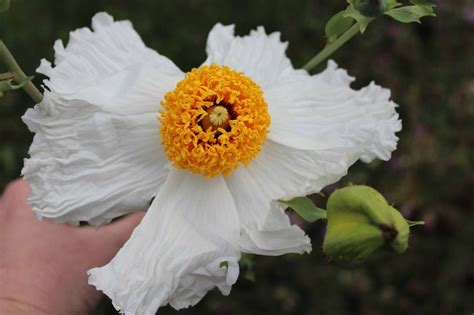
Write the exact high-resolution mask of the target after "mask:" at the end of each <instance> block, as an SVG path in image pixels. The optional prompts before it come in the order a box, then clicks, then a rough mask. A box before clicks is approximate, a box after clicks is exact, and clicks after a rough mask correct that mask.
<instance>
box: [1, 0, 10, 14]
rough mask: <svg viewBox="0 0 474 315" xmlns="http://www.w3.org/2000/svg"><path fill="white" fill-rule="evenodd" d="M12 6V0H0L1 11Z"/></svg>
mask: <svg viewBox="0 0 474 315" xmlns="http://www.w3.org/2000/svg"><path fill="white" fill-rule="evenodd" d="M9 8H10V0H0V12H4V11H7V10H8V9H9Z"/></svg>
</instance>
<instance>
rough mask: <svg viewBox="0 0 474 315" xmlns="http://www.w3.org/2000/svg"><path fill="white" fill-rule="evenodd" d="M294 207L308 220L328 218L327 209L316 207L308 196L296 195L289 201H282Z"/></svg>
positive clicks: (314, 220)
mask: <svg viewBox="0 0 474 315" xmlns="http://www.w3.org/2000/svg"><path fill="white" fill-rule="evenodd" d="M280 202H281V203H283V204H285V205H287V206H288V207H290V208H291V209H293V210H294V211H295V212H296V213H297V214H298V215H299V216H300V217H301V218H302V219H304V220H305V221H306V222H316V221H318V220H322V219H326V210H323V209H320V208H318V207H316V206H315V205H314V203H313V201H312V200H311V199H309V198H308V197H296V198H293V199H291V200H288V201H281V200H280Z"/></svg>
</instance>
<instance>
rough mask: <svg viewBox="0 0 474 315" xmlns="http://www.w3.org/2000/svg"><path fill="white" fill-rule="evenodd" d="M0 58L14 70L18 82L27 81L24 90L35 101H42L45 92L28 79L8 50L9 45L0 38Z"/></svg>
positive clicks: (11, 70)
mask: <svg viewBox="0 0 474 315" xmlns="http://www.w3.org/2000/svg"><path fill="white" fill-rule="evenodd" d="M0 60H1V61H3V63H4V64H5V66H6V67H7V69H8V71H10V72H13V73H14V74H15V77H14V79H13V80H14V81H15V82H16V83H17V84H22V83H23V82H26V81H28V82H26V84H25V85H24V86H23V90H25V92H26V93H27V94H28V95H29V96H30V97H31V98H32V99H33V101H35V103H39V102H41V100H42V99H43V94H41V92H40V91H39V90H38V89H37V88H36V86H35V85H34V84H33V83H32V82H31V81H29V80H28V77H27V76H26V74H25V73H24V72H23V70H21V68H20V66H19V65H18V63H17V62H16V60H15V58H14V57H13V55H12V54H11V53H10V51H9V50H8V48H7V46H5V44H4V43H3V41H2V40H0Z"/></svg>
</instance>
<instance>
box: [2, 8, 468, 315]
mask: <svg viewBox="0 0 474 315" xmlns="http://www.w3.org/2000/svg"><path fill="white" fill-rule="evenodd" d="M402 2H404V1H402ZM404 3H406V2H404ZM436 4H437V10H436V11H437V14H438V17H437V18H436V19H430V18H426V19H424V20H423V24H422V25H417V24H409V25H402V24H399V23H395V22H393V21H391V20H390V19H389V18H382V19H378V20H377V21H375V22H374V23H373V24H372V25H370V27H369V28H368V30H367V31H366V32H365V33H364V35H359V36H358V37H357V38H356V39H353V40H352V41H350V42H349V43H348V44H347V46H345V47H344V48H342V49H341V50H339V51H338V52H337V53H335V54H334V55H333V56H332V58H333V59H335V60H336V61H337V62H338V64H339V65H340V66H341V67H343V68H345V69H347V70H348V72H349V73H350V74H351V75H353V76H355V77H356V78H357V81H356V82H355V83H354V84H353V87H355V88H360V87H362V86H364V85H367V84H368V83H369V82H370V81H372V80H375V81H376V82H377V83H378V84H380V85H383V86H385V87H387V88H390V89H391V90H392V95H393V99H394V100H395V101H396V102H397V103H398V104H399V105H400V107H399V109H398V110H399V113H400V115H401V117H402V119H403V124H404V129H403V131H402V132H401V133H400V134H399V136H400V142H399V149H398V150H397V151H396V152H395V153H394V154H393V157H392V159H391V160H390V161H389V162H388V163H382V162H377V161H376V162H373V163H372V164H370V165H365V164H363V163H358V164H356V165H355V166H354V167H352V168H351V170H350V174H349V175H348V176H346V177H344V178H343V179H342V180H341V181H340V182H339V183H337V184H335V185H333V186H331V187H327V188H326V189H325V191H326V192H329V193H330V192H332V191H333V190H334V189H335V188H337V187H342V186H346V185H347V184H348V183H350V182H352V183H356V184H366V185H370V186H372V187H375V188H377V190H379V191H380V192H381V193H383V194H384V195H385V196H386V198H387V200H388V201H389V202H392V203H393V204H394V205H395V207H397V208H398V209H400V210H401V212H402V213H403V215H404V216H405V217H407V218H409V219H422V220H424V221H425V222H426V225H425V226H422V227H418V228H416V229H414V230H413V232H412V233H411V241H410V247H411V248H409V249H408V250H407V252H406V253H405V254H403V255H401V256H395V255H379V256H376V257H374V258H373V259H371V260H370V261H369V262H367V263H365V264H364V265H362V266H360V267H357V268H352V269H346V268H342V267H340V266H338V265H336V264H334V263H332V262H330V261H328V260H327V259H326V258H325V257H324V255H323V254H322V252H321V250H320V246H321V244H322V235H324V223H322V222H318V223H316V224H311V225H307V226H306V230H307V232H308V234H309V235H310V237H311V239H312V240H313V244H314V249H313V253H311V254H310V255H306V256H299V255H287V256H284V257H282V258H278V259H275V258H272V257H255V259H254V261H252V262H246V263H245V266H247V267H245V266H244V269H246V268H248V267H251V269H252V270H251V272H252V273H251V276H247V277H241V278H240V279H239V281H238V283H237V285H235V286H234V288H233V290H232V294H231V296H230V297H223V296H221V295H220V293H218V292H216V291H213V292H212V293H211V294H208V295H207V296H206V297H205V298H204V300H203V301H202V302H201V303H200V304H198V306H197V307H194V308H191V309H189V310H184V311H181V312H180V314H222V313H226V314H364V315H377V314H383V315H386V314H400V313H405V314H472V312H474V300H473V296H474V209H473V208H474V197H473V196H474V188H473V187H474V171H473V163H474V156H473V155H474V152H473V151H474V58H473V56H474V1H472V0H450V1H447V0H438V1H437V3H436ZM345 7H346V2H345V1H343V0H339V1H322V0H298V1H285V0H271V1H270V0H239V1H237V0H235V1H225V2H224V1H217V0H214V1H212V0H208V1H206V0H176V1H157V0H135V1H119V0H95V1H84V0H64V1H56V0H41V1H26V0H12V2H11V9H10V11H8V12H6V13H1V14H0V38H1V39H3V40H4V41H5V43H6V44H7V45H8V47H9V48H10V50H11V51H12V52H13V53H14V55H15V57H16V58H17V60H18V61H19V63H20V64H21V65H22V67H23V69H24V70H25V72H26V73H27V74H28V75H32V74H34V70H35V69H36V67H37V66H38V65H39V61H40V59H41V58H43V57H45V58H47V59H49V60H52V59H53V49H52V46H53V43H54V40H56V39H58V38H61V39H63V40H64V41H67V38H68V33H69V31H71V30H73V29H76V28H78V27H83V26H89V25H90V19H91V17H92V16H93V15H94V14H95V13H96V12H98V11H103V10H105V11H107V12H109V13H110V14H112V15H113V16H115V18H116V19H129V20H131V21H132V22H133V24H134V26H135V28H136V29H137V31H138V32H139V33H140V34H141V36H142V38H143V40H144V41H145V43H146V44H147V45H148V46H150V47H152V48H153V49H156V50H158V51H159V52H160V53H161V54H164V55H165V56H168V57H169V58H171V59H172V60H173V61H174V62H175V63H176V64H177V65H178V66H180V67H181V69H182V70H184V71H187V70H189V69H191V68H192V67H195V66H198V65H200V63H201V62H203V61H204V59H205V57H206V55H205V40H206V37H207V34H208V32H209V30H210V29H211V27H212V26H213V25H214V24H215V23H216V22H221V23H224V24H230V23H235V24H236V31H237V33H238V34H240V35H244V34H247V33H248V32H249V30H251V29H253V28H255V27H256V26H258V25H264V26H265V28H266V30H267V31H270V32H272V31H280V32H281V33H282V38H283V40H286V41H289V42H290V46H289V49H288V56H289V57H290V58H291V59H292V61H293V64H294V66H295V67H302V66H303V65H304V64H305V63H306V62H307V61H308V60H309V59H310V58H311V57H313V56H314V54H315V53H316V52H318V51H319V50H320V49H321V48H323V46H324V44H325V38H324V26H325V23H326V22H327V21H328V19H329V18H330V17H331V16H332V15H334V14H335V13H336V12H338V11H340V10H343V9H344V8H345ZM321 69H322V65H320V67H319V69H318V70H321ZM0 72H6V69H4V68H1V66H0ZM42 79H43V77H41V76H39V75H38V76H36V78H35V79H34V81H33V82H34V83H35V84H36V85H37V86H39V85H40V84H41V80H42ZM33 105H34V104H33V103H32V101H31V100H30V98H29V97H28V96H27V95H26V94H24V93H23V92H7V93H5V95H4V97H3V98H0V189H2V190H3V188H4V187H5V186H6V184H7V183H8V182H9V181H10V180H12V179H14V178H16V177H18V176H19V174H20V170H21V167H22V164H23V161H22V160H23V158H25V157H27V150H28V147H29V144H30V142H31V139H32V134H31V133H30V132H29V131H28V130H27V128H26V126H25V125H24V124H23V123H22V122H21V119H20V117H21V115H23V113H24V112H25V110H26V109H27V108H28V107H30V106H33ZM314 200H315V201H316V203H317V205H319V206H321V207H323V208H324V206H325V202H326V200H325V198H324V197H321V196H314ZM293 219H294V220H295V221H299V219H298V218H296V217H294V218H293ZM299 223H301V224H304V223H303V222H299ZM243 273H245V270H244V271H243ZM247 275H248V274H247ZM253 277H255V279H256V282H252V278H253ZM52 294H54V293H52ZM95 314H101V315H104V314H116V312H115V311H114V310H113V307H112V306H111V305H110V303H108V301H104V302H103V303H101V305H100V306H99V308H98V309H97V310H96V312H95ZM160 314H176V311H174V310H172V309H171V308H169V307H167V308H164V309H160Z"/></svg>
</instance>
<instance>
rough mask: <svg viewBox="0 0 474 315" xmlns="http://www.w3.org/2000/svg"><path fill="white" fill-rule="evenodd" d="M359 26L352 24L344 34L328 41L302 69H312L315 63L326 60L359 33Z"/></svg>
mask: <svg viewBox="0 0 474 315" xmlns="http://www.w3.org/2000/svg"><path fill="white" fill-rule="evenodd" d="M359 30H360V26H359V23H355V24H354V25H352V27H351V28H350V29H348V30H347V31H346V32H345V33H344V34H342V35H341V36H339V37H338V38H337V39H336V40H335V41H334V42H332V43H330V44H329V45H327V46H326V47H324V49H323V50H321V51H320V52H319V54H317V55H316V56H314V57H313V59H311V60H310V61H309V62H308V63H307V64H305V65H304V67H303V69H305V70H306V71H308V72H309V71H311V70H313V69H314V68H315V67H316V66H317V65H319V64H320V63H321V62H323V61H324V60H326V59H327V58H328V57H329V56H331V55H332V54H333V53H334V52H335V51H336V50H338V49H339V48H340V47H341V46H342V45H344V44H345V43H346V42H347V41H348V40H349V39H351V38H352V37H354V36H355V35H356V34H358V33H359Z"/></svg>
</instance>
